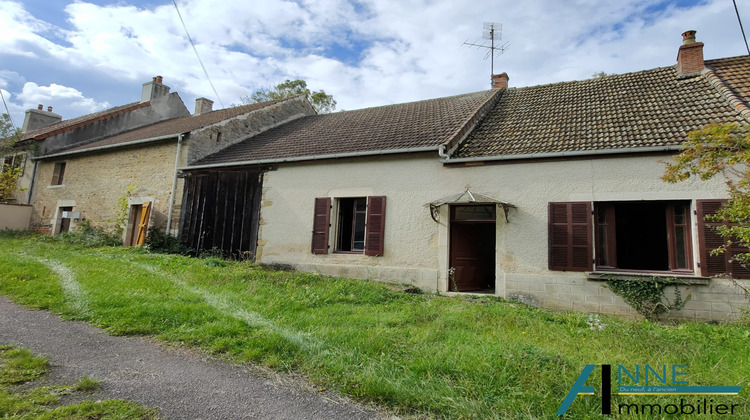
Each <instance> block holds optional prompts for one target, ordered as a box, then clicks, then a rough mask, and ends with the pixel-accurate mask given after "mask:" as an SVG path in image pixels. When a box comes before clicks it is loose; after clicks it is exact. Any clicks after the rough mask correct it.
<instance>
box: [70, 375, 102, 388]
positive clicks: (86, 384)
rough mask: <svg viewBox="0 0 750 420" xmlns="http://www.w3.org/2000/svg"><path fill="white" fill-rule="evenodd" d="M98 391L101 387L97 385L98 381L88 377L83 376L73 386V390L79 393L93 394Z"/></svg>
mask: <svg viewBox="0 0 750 420" xmlns="http://www.w3.org/2000/svg"><path fill="white" fill-rule="evenodd" d="M100 389H101V385H100V384H99V381H97V380H96V379H94V378H92V377H90V376H84V377H83V378H81V379H79V380H78V382H76V384H75V385H73V390H74V391H79V392H95V391H99V390H100Z"/></svg>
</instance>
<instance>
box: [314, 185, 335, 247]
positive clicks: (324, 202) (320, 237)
mask: <svg viewBox="0 0 750 420" xmlns="http://www.w3.org/2000/svg"><path fill="white" fill-rule="evenodd" d="M330 226H331V198H330V197H322V198H316V199H315V215H314V217H313V230H312V253H313V254H327V253H328V231H329V230H330Z"/></svg>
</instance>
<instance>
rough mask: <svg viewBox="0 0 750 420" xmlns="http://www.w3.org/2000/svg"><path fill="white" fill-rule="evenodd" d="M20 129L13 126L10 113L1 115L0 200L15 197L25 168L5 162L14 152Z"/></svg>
mask: <svg viewBox="0 0 750 420" xmlns="http://www.w3.org/2000/svg"><path fill="white" fill-rule="evenodd" d="M18 134H19V131H18V130H15V129H14V128H13V124H12V123H11V121H10V116H9V115H8V114H2V115H0V201H6V200H10V199H12V198H13V194H14V193H15V191H16V187H17V180H18V178H19V177H20V176H21V173H22V172H23V170H22V169H21V168H19V167H17V166H12V165H8V164H6V163H5V156H6V155H9V154H11V153H13V152H14V151H15V150H14V148H13V146H14V145H15V143H16V139H17V138H18Z"/></svg>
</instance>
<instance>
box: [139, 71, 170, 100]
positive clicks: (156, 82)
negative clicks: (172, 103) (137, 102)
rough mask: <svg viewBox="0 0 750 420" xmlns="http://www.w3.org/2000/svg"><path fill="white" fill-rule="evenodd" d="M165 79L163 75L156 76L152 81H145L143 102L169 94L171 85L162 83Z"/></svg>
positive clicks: (142, 95) (142, 94)
mask: <svg viewBox="0 0 750 420" xmlns="http://www.w3.org/2000/svg"><path fill="white" fill-rule="evenodd" d="M163 80H164V78H163V77H161V76H156V77H154V78H153V79H152V80H151V81H150V82H148V83H144V84H143V92H142V93H141V102H148V101H150V100H152V99H155V98H158V97H160V96H165V95H167V94H168V93H169V86H167V85H164V84H162V81H163Z"/></svg>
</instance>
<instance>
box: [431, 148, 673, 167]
mask: <svg viewBox="0 0 750 420" xmlns="http://www.w3.org/2000/svg"><path fill="white" fill-rule="evenodd" d="M681 150H682V145H673V146H652V147H628V148H624V149H601V150H579V151H573V152H547V153H530V154H523V155H501V156H479V157H468V158H455V159H450V158H448V159H443V161H442V163H444V164H446V163H467V162H492V161H504V160H528V159H549V158H561V157H576V156H600V155H617V154H629V153H648V152H677V151H681Z"/></svg>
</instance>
